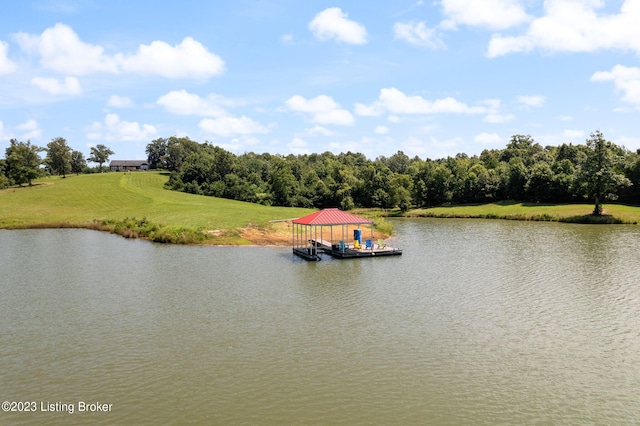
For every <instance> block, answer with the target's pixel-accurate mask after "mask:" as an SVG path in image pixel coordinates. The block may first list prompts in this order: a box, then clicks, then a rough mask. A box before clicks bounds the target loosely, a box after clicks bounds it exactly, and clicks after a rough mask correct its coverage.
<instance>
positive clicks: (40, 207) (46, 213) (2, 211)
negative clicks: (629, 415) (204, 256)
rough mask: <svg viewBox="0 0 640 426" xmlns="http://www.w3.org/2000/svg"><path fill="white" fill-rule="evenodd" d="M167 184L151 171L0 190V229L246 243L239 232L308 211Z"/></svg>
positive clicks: (49, 181)
mask: <svg viewBox="0 0 640 426" xmlns="http://www.w3.org/2000/svg"><path fill="white" fill-rule="evenodd" d="M166 181H167V176H165V175H163V174H161V173H156V172H133V173H104V174H89V175H80V176H69V177H67V178H66V179H62V178H59V177H51V178H47V179H46V180H40V181H37V182H36V184H35V185H34V186H33V187H21V188H10V189H6V190H2V191H0V228H5V229H7V228H33V227H85V228H94V229H103V230H107V231H112V232H117V233H120V234H122V235H125V236H132V237H135V236H140V237H145V238H149V239H152V240H157V241H166V242H193V243H200V242H207V241H208V242H211V243H214V244H249V243H251V242H252V241H251V240H249V239H247V238H246V236H243V230H245V231H247V230H252V231H254V232H253V234H255V235H257V234H260V231H261V230H269V228H270V227H271V226H272V225H270V223H269V221H270V220H278V219H288V218H293V217H299V216H303V215H306V214H309V213H310V212H311V211H312V210H308V209H300V208H297V209H296V208H286V207H268V206H263V205H258V204H251V203H244V202H239V201H233V200H227V199H221V198H213V197H205V196H199V195H192V194H185V193H181V192H175V191H170V190H167V189H164V187H163V185H164V183H165V182H166ZM137 232H140V233H139V234H136V233H137ZM245 234H246V232H245ZM181 236H182V237H181ZM156 237H157V238H156ZM174 237H176V238H177V241H173V240H174ZM191 239H193V241H191Z"/></svg>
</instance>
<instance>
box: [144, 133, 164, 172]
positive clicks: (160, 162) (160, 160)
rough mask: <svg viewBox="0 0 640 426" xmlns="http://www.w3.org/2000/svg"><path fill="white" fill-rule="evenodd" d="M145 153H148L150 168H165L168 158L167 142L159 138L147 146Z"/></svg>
mask: <svg viewBox="0 0 640 426" xmlns="http://www.w3.org/2000/svg"><path fill="white" fill-rule="evenodd" d="M145 152H146V153H147V161H148V162H149V168H151V169H157V168H160V167H164V166H165V164H164V162H165V159H166V156H167V140H166V139H163V138H159V139H156V140H153V141H151V143H150V144H148V145H147V148H146V150H145Z"/></svg>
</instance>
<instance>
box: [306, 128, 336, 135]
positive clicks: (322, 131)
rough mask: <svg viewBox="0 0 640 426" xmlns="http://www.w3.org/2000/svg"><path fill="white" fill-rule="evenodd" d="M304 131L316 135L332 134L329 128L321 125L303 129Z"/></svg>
mask: <svg viewBox="0 0 640 426" xmlns="http://www.w3.org/2000/svg"><path fill="white" fill-rule="evenodd" d="M305 133H306V134H307V135H308V136H317V135H321V136H333V132H332V131H331V130H329V129H327V128H326V127H322V126H313V127H311V128H309V129H305Z"/></svg>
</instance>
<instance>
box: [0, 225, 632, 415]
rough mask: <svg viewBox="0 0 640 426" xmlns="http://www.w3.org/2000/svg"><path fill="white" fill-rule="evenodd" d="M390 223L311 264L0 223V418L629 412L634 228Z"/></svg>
mask: <svg viewBox="0 0 640 426" xmlns="http://www.w3.org/2000/svg"><path fill="white" fill-rule="evenodd" d="M394 223H395V225H396V228H397V231H398V235H397V236H396V237H395V238H394V239H392V240H390V241H389V244H390V245H395V246H398V247H400V248H402V249H403V255H402V256H397V257H386V258H368V259H359V260H334V259H329V258H327V259H326V260H324V261H321V262H306V261H304V260H301V259H299V258H297V257H295V256H293V255H292V254H291V248H274V247H182V246H169V245H159V244H153V243H149V242H145V241H139V240H126V239H123V238H121V237H118V236H114V235H109V234H104V233H99V232H94V231H87V230H69V229H63V230H26V231H0V283H1V284H0V399H1V400H2V401H9V402H12V401H22V402H29V401H33V402H35V403H36V404H34V405H37V409H36V412H0V423H2V424H87V423H90V424H105V425H106V424H123V423H127V424H184V423H200V424H223V425H229V424H234V425H235V424H247V425H249V424H273V425H282V424H345V425H354V424H443V425H447V424H451V425H458V424H487V425H494V424H637V423H639V422H640V267H639V264H638V256H639V252H640V227H636V226H588V225H567V224H556V223H527V222H508V221H498V220H495V221H483V220H435V219H424V220H397V221H394ZM97 402H99V403H100V404H107V405H106V406H104V405H100V407H102V408H104V409H105V411H87V410H88V409H90V408H94V409H97V408H99V407H98V406H96V405H95V404H96V403H97ZM82 403H86V404H94V405H93V406H92V405H83V404H82ZM109 404H110V405H109ZM14 407H17V404H15V405H14ZM3 408H4V406H3ZM81 408H84V411H81V410H80V409H81ZM107 408H108V410H106V409H107ZM69 411H73V413H70V412H69Z"/></svg>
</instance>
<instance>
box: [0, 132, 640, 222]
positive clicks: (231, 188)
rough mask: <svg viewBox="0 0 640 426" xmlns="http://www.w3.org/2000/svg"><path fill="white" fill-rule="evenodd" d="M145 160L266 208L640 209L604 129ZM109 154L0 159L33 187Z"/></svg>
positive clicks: (168, 145) (66, 152)
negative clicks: (554, 140)
mask: <svg viewBox="0 0 640 426" xmlns="http://www.w3.org/2000/svg"><path fill="white" fill-rule="evenodd" d="M42 151H46V153H47V154H46V158H45V159H44V160H41V159H40V157H39V153H40V152H42ZM146 154H147V159H148V162H149V164H150V167H151V168H152V169H164V170H167V171H169V172H170V176H169V180H168V182H167V184H166V186H167V188H170V189H173V190H177V191H183V192H188V193H192V194H201V195H209V196H215V197H224V198H230V199H235V200H240V201H247V202H252V203H260V204H265V205H277V206H290V207H315V208H325V207H340V208H342V209H344V210H349V209H352V208H354V207H379V208H384V209H391V208H399V209H401V210H403V211H406V210H408V209H410V208H420V207H430V206H437V205H446V204H464V203H485V202H493V201H499V200H518V201H523V202H554V203H558V202H583V201H585V200H590V201H593V202H594V205H595V207H594V213H595V214H600V213H601V211H602V208H601V203H602V202H603V201H605V200H619V201H621V202H625V203H630V204H640V150H638V151H636V152H632V151H630V150H627V149H626V148H624V147H621V146H617V145H616V144H614V143H612V142H610V141H607V140H606V139H605V138H604V136H603V135H602V133H601V132H600V131H596V132H594V133H592V134H591V135H590V138H589V139H587V140H586V142H585V143H584V144H572V143H568V144H567V143H564V144H562V145H560V146H545V147H543V146H542V145H540V144H539V143H537V142H536V141H535V140H534V139H533V138H532V137H531V136H529V135H514V136H512V137H511V139H510V141H509V143H508V144H507V146H506V147H505V148H503V149H485V150H483V151H482V153H481V154H480V155H474V156H471V157H470V156H468V155H466V154H464V153H460V154H457V155H456V156H455V157H447V158H440V159H435V160H432V159H428V158H427V159H421V158H419V157H417V156H416V157H413V158H410V157H409V156H407V155H406V154H405V153H403V152H402V151H398V152H396V153H395V154H393V155H391V156H389V157H385V156H380V157H377V158H376V159H373V160H371V159H368V158H367V157H365V156H364V155H363V154H360V153H353V152H346V153H340V154H333V153H331V152H324V153H321V154H303V155H293V154H290V155H286V156H285V155H276V154H269V153H263V154H257V153H253V152H248V153H244V154H242V155H236V154H233V153H231V152H229V151H226V150H225V149H223V148H221V147H219V146H215V145H212V144H210V143H208V142H204V143H199V142H196V141H193V140H191V139H189V138H185V137H182V138H181V137H175V136H172V137H169V138H159V139H156V140H153V141H152V142H151V143H149V144H148V145H147V147H146ZM110 155H113V151H111V150H110V149H109V148H108V147H106V146H104V145H97V146H96V147H93V148H91V155H90V157H89V158H87V159H84V157H83V156H82V154H81V153H79V152H78V151H73V150H71V149H70V148H69V147H68V146H67V144H66V141H65V140H64V139H63V138H56V139H53V140H52V141H51V142H50V143H49V144H48V145H47V147H46V148H40V147H37V146H34V145H31V144H30V143H29V142H18V141H16V140H11V145H10V146H9V147H8V148H7V150H6V155H5V159H4V160H0V188H1V187H3V186H5V187H6V186H8V185H22V184H30V183H31V180H32V179H34V178H35V177H37V176H38V175H39V174H41V173H50V174H57V175H62V176H66V174H68V173H81V172H86V171H89V169H88V168H87V166H86V161H90V162H95V163H98V164H99V169H98V170H99V171H102V164H103V163H105V162H107V161H108V159H109V156H110ZM43 165H44V167H43Z"/></svg>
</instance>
